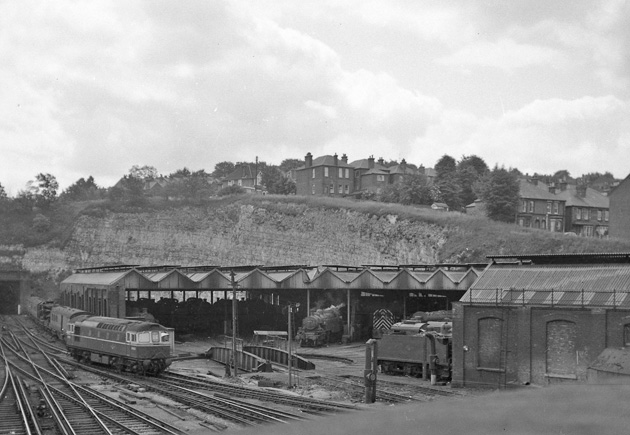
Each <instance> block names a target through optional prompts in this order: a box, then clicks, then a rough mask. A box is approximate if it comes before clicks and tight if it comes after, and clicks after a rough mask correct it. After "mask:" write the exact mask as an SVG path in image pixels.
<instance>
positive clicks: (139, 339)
mask: <svg viewBox="0 0 630 435" xmlns="http://www.w3.org/2000/svg"><path fill="white" fill-rule="evenodd" d="M26 306H27V311H28V313H29V314H31V315H32V316H33V317H35V318H36V319H38V320H39V321H40V322H41V323H42V324H43V325H44V327H46V328H47V329H48V330H50V331H51V332H52V333H54V334H55V335H56V336H58V337H60V338H61V339H62V340H63V341H64V342H65V343H66V347H67V348H68V351H69V353H70V355H71V356H72V357H73V358H74V359H76V360H77V361H79V362H85V363H98V364H104V365H108V366H112V367H114V368H116V369H118V370H121V371H128V372H133V373H137V374H148V375H158V374H160V373H162V372H163V371H164V370H165V369H166V368H167V367H168V366H169V365H170V364H171V350H172V343H173V341H172V340H173V337H172V333H171V332H172V331H169V330H168V329H167V328H165V327H163V326H161V325H159V324H157V323H153V322H146V321H140V320H131V319H117V318H114V317H102V316H94V315H91V314H89V313H87V312H85V311H82V310H78V309H76V308H70V307H64V306H60V305H57V304H55V303H53V302H50V301H42V300H37V299H30V300H29V301H28V303H27V304H26Z"/></svg>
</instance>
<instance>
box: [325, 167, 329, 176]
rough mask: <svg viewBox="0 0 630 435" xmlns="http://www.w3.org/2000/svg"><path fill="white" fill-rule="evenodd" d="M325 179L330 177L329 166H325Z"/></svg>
mask: <svg viewBox="0 0 630 435" xmlns="http://www.w3.org/2000/svg"><path fill="white" fill-rule="evenodd" d="M324 177H328V166H324Z"/></svg>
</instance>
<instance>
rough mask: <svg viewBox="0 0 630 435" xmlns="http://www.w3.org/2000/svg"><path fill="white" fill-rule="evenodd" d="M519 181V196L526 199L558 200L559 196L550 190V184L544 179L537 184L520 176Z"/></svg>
mask: <svg viewBox="0 0 630 435" xmlns="http://www.w3.org/2000/svg"><path fill="white" fill-rule="evenodd" d="M518 182H519V195H518V196H519V197H520V198H526V199H544V200H556V201H558V200H559V198H558V197H557V196H556V195H554V194H553V193H551V192H549V186H548V185H547V184H545V183H543V182H542V181H538V184H537V185H534V184H533V183H530V182H529V181H527V180H525V179H523V178H520V179H519V180H518Z"/></svg>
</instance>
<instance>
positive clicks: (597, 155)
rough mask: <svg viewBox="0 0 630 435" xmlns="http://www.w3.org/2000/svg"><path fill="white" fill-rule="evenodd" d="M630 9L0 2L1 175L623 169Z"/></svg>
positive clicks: (8, 178)
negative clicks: (338, 163)
mask: <svg viewBox="0 0 630 435" xmlns="http://www.w3.org/2000/svg"><path fill="white" fill-rule="evenodd" d="M629 44H630V2H629V1H627V0H603V1H590V0H589V1H584V0H572V1H568V0H566V1H550V0H510V1H504V0H479V1H468V0H461V1H444V0H439V1H435V2H432V1H426V0H423V1H415V0H407V1H387V0H374V1H354V0H343V1H325V0H314V1H303V0H290V1H281V0H269V1H266V0H252V1H226V2H223V1H217V0H212V1H175V0H171V1H156V0H150V1H148V0H147V1H129V0H128V1H124V2H121V1H117V2H114V1H95V0H90V1H66V0H55V1H43V0H42V1H39V0H20V1H9V0H0V151H1V153H0V184H2V185H3V186H5V188H6V189H7V191H8V192H9V194H10V195H15V194H16V193H17V192H18V191H19V190H20V189H23V188H24V186H25V184H26V183H27V181H29V180H32V179H34V177H35V175H36V174H38V173H40V172H48V173H52V174H53V175H55V176H56V177H57V179H58V180H59V182H60V184H61V188H62V189H64V188H66V187H68V186H69V185H70V184H72V183H73V182H75V181H76V180H78V179H79V178H81V177H84V178H87V177H88V176H90V175H92V176H93V177H94V178H95V180H96V183H97V184H98V185H100V186H105V187H108V186H111V185H112V184H114V183H115V181H116V180H117V179H119V178H120V177H121V176H122V175H125V174H127V173H128V171H129V169H130V168H131V166H133V165H141V166H142V165H151V166H155V167H156V168H157V169H158V171H159V172H160V173H162V174H165V175H167V174H169V173H171V172H174V171H175V170H177V169H180V168H183V167H187V168H189V169H191V170H199V169H205V170H206V171H207V172H212V171H213V169H214V166H215V164H216V163H218V162H221V161H231V162H237V161H254V160H255V158H256V156H258V158H259V159H260V160H262V161H266V162H267V163H270V164H279V163H280V162H281V161H282V160H283V159H285V158H298V159H303V158H304V155H305V154H306V153H307V152H311V153H312V154H313V156H315V157H318V156H321V155H324V154H335V153H337V154H339V156H341V155H342V154H347V155H348V158H349V160H350V161H354V160H358V159H363V158H367V157H369V156H370V155H374V157H375V158H377V159H378V158H379V157H383V158H385V159H386V160H390V159H395V160H400V159H402V158H404V159H406V160H407V162H409V163H414V164H416V165H420V164H423V165H425V166H433V165H434V164H435V162H436V161H437V160H438V159H439V158H440V157H441V156H443V155H444V154H448V155H450V156H452V157H454V158H455V159H458V160H459V159H460V158H461V157H462V156H463V155H471V154H476V155H478V156H480V157H482V158H483V159H484V160H485V161H486V163H488V165H489V166H491V167H492V166H494V165H495V164H499V165H504V166H505V167H506V168H507V167H516V168H518V169H520V170H521V171H523V172H528V173H534V172H539V173H553V172H555V171H557V170H560V169H567V170H568V171H569V172H570V173H571V175H573V176H579V175H582V174H584V173H587V172H596V171H599V172H605V171H610V172H612V173H613V175H615V176H616V177H618V178H624V177H626V176H627V175H628V174H629V173H630V164H629V162H630V48H629V47H630V45H629Z"/></svg>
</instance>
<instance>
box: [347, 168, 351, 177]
mask: <svg viewBox="0 0 630 435" xmlns="http://www.w3.org/2000/svg"><path fill="white" fill-rule="evenodd" d="M346 178H350V169H348V168H346Z"/></svg>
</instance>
